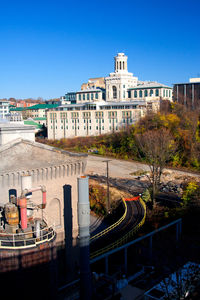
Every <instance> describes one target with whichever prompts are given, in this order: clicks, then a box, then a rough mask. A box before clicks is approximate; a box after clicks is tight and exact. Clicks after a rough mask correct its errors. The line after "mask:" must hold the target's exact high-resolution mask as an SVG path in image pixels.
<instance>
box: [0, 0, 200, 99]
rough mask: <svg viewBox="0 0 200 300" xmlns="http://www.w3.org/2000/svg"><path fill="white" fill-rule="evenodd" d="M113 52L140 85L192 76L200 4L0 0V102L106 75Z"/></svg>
mask: <svg viewBox="0 0 200 300" xmlns="http://www.w3.org/2000/svg"><path fill="white" fill-rule="evenodd" d="M117 52H125V54H127V55H128V70H129V72H132V73H134V75H135V76H138V77H139V79H141V80H156V81H158V82H161V83H164V84H168V85H172V84H173V83H176V82H187V81H188V80H189V77H191V76H193V77H194V76H197V75H199V73H200V0H190V1H185V0H173V1H172V0H168V1H162V0H159V1H158V0H157V1H156V0H143V1H142V0H140V1H135V0H123V1H122V0H120V1H119V0H101V1H96V0H93V1H87V0H86V1H83V0H82V1H79V0H74V1H73V0H65V1H64V0H54V1H51V0H48V1H46V0H40V1H38V0H34V1H32V0H29V1H27V0H26V1H20V0H19V1H17V0H13V1H10V0H2V1H1V2H0V98H3V97H6V98H9V97H15V98H27V97H32V98H37V97H43V98H44V99H49V98H54V97H59V96H61V95H64V94H65V93H66V92H68V91H76V90H79V89H80V86H81V84H82V83H83V82H87V80H88V78H89V77H95V76H107V75H108V74H109V73H110V72H112V71H113V68H114V61H113V57H114V56H115V55H116V54H117Z"/></svg>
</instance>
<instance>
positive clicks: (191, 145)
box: [44, 103, 200, 171]
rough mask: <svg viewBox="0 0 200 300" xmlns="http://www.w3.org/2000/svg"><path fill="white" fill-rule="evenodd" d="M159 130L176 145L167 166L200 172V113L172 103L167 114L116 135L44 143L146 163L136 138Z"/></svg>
mask: <svg viewBox="0 0 200 300" xmlns="http://www.w3.org/2000/svg"><path fill="white" fill-rule="evenodd" d="M159 129H166V130H167V131H168V132H170V134H171V135H172V137H173V140H174V143H176V151H175V152H174V153H173V155H172V156H171V157H170V159H169V161H168V162H167V163H168V165H170V166H173V167H186V168H190V169H194V170H198V171H200V113H199V112H197V111H186V110H185V108H184V107H183V106H181V105H178V104H174V103H172V104H170V106H169V107H168V109H167V111H164V112H159V113H154V114H153V113H151V114H148V115H146V116H145V117H144V118H142V119H140V120H139V121H138V122H137V123H136V124H135V125H133V126H129V127H126V128H125V129H122V130H121V131H120V132H117V133H112V134H106V135H101V136H95V137H78V138H73V139H61V140H54V141H53V140H46V141H44V142H45V143H47V144H49V145H52V146H55V147H60V148H62V149H66V150H71V151H72V150H74V151H80V152H88V151H89V150H92V149H93V150H94V151H95V152H98V154H100V155H106V156H112V157H115V158H123V159H133V160H139V161H144V162H145V159H146V157H145V153H143V152H142V151H141V147H140V145H139V144H138V139H137V136H138V134H143V133H145V132H149V130H150V131H151V130H152V131H155V130H159Z"/></svg>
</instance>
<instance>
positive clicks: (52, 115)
mask: <svg viewBox="0 0 200 300" xmlns="http://www.w3.org/2000/svg"><path fill="white" fill-rule="evenodd" d="M117 115H118V113H117V111H109V112H108V118H116V117H117ZM125 116H126V117H131V116H132V112H131V111H122V117H125ZM82 117H83V119H90V118H91V112H83V113H82ZM95 117H96V118H97V119H102V118H103V117H104V112H102V111H100V112H96V113H95ZM60 118H61V122H63V120H66V122H68V119H67V113H62V112H61V113H60ZM50 119H51V120H52V119H55V120H56V122H57V114H56V113H50ZM71 119H72V120H73V119H77V120H78V122H79V113H78V112H72V113H71Z"/></svg>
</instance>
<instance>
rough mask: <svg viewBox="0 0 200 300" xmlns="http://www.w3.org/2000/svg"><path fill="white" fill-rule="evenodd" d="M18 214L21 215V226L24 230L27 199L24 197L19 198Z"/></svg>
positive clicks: (25, 226)
mask: <svg viewBox="0 0 200 300" xmlns="http://www.w3.org/2000/svg"><path fill="white" fill-rule="evenodd" d="M19 206H20V216H21V228H22V229H23V230H24V229H26V228H27V200H26V198H21V199H19Z"/></svg>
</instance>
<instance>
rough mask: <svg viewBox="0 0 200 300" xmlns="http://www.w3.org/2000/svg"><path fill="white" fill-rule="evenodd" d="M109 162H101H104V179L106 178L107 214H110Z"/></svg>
mask: <svg viewBox="0 0 200 300" xmlns="http://www.w3.org/2000/svg"><path fill="white" fill-rule="evenodd" d="M109 161H111V159H110V160H103V162H106V177H107V203H106V209H107V212H108V213H110V193H109V169H108V163H109Z"/></svg>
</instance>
